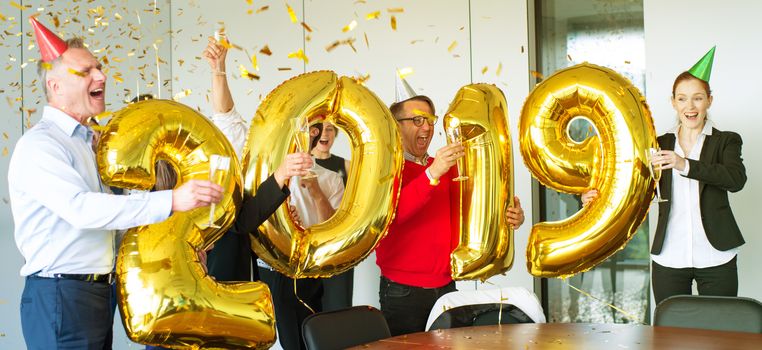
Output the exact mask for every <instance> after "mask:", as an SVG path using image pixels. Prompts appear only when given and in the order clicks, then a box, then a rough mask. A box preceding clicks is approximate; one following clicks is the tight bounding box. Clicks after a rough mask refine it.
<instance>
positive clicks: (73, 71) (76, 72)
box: [67, 68, 87, 77]
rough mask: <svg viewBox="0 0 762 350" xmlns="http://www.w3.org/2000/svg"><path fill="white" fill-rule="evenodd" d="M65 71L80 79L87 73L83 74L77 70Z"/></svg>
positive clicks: (69, 69)
mask: <svg viewBox="0 0 762 350" xmlns="http://www.w3.org/2000/svg"><path fill="white" fill-rule="evenodd" d="M67 70H68V71H69V73H71V74H74V75H78V76H80V77H84V76H86V75H87V73H83V72H80V71H77V70H75V69H72V68H68V69H67Z"/></svg>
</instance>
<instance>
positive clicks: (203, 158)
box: [97, 100, 275, 348]
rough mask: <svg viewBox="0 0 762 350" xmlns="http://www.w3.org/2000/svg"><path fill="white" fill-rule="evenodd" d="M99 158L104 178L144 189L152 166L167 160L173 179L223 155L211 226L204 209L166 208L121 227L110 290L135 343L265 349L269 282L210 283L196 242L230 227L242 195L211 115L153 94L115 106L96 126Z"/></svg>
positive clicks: (270, 327) (205, 172) (202, 171)
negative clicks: (151, 220) (160, 215)
mask: <svg viewBox="0 0 762 350" xmlns="http://www.w3.org/2000/svg"><path fill="white" fill-rule="evenodd" d="M102 135H103V136H102V138H101V141H100V142H99V144H98V152H97V157H98V166H99V168H100V169H99V170H100V174H101V177H102V178H103V180H104V182H105V183H107V184H110V185H115V186H120V187H127V188H135V189H141V190H148V189H150V188H151V187H152V186H153V183H154V182H155V174H154V164H155V163H156V160H158V159H164V160H167V161H169V162H170V163H171V164H172V165H173V167H174V168H175V169H176V171H177V173H178V183H182V182H185V181H188V180H191V179H208V176H209V156H210V155H212V154H219V155H223V156H227V157H230V158H231V167H230V170H229V172H228V173H227V174H226V175H225V176H224V178H223V179H222V182H221V184H222V186H223V187H224V189H225V194H224V198H223V199H222V201H221V202H220V203H219V204H218V205H217V206H216V210H215V213H214V218H215V222H216V223H217V224H218V225H219V226H222V228H218V229H212V228H208V226H209V210H210V209H209V208H208V207H207V208H199V209H195V210H192V211H189V212H184V213H174V214H173V215H172V216H171V217H170V218H169V219H167V220H166V221H164V222H162V223H158V224H153V225H148V226H141V227H138V228H134V229H131V230H129V231H127V233H126V234H125V236H124V239H123V241H122V245H121V247H120V250H119V256H118V259H117V276H118V280H117V287H118V288H117V294H118V297H119V308H120V310H121V312H122V321H123V323H124V326H125V329H126V331H127V335H128V336H129V337H130V339H132V340H133V341H136V342H139V343H144V344H151V345H159V346H164V347H171V348H199V347H224V348H251V347H269V346H270V345H272V344H273V343H274V342H275V328H274V326H275V320H274V316H273V315H274V314H273V306H272V299H271V296H270V291H269V289H268V288H267V286H266V285H265V284H263V283H260V282H254V283H218V282H215V281H214V280H213V279H212V278H210V277H209V276H207V275H206V272H205V270H204V268H203V266H202V265H201V264H200V263H199V262H198V258H197V253H196V251H197V250H201V249H207V248H209V247H210V246H211V245H212V244H213V243H214V241H215V240H217V239H218V238H219V237H221V236H222V234H223V233H224V232H225V231H226V230H227V228H228V227H230V226H231V225H232V223H233V220H234V219H235V213H236V208H237V207H238V205H239V204H240V201H241V199H242V191H241V189H242V184H241V171H240V168H239V166H238V160H237V159H236V156H235V151H234V150H233V148H232V146H231V145H230V143H229V142H228V141H227V139H226V138H225V136H224V135H223V134H222V132H220V131H219V130H218V129H217V128H216V127H215V126H214V125H213V124H212V123H211V122H210V121H208V120H207V119H206V118H204V117H203V116H201V115H199V114H198V113H197V112H196V111H194V110H193V109H191V108H189V107H187V106H184V105H181V104H179V103H176V102H172V101H165V100H151V101H144V102H139V103H135V104H132V105H130V106H128V107H126V108H125V109H123V110H121V111H119V112H117V113H116V114H115V115H114V117H113V118H112V119H111V120H110V122H109V123H108V124H107V125H106V126H105V128H104V130H103V131H102Z"/></svg>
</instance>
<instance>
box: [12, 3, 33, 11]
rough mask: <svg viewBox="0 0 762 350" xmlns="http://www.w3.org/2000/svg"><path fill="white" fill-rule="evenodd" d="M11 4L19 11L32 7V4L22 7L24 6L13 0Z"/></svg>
mask: <svg viewBox="0 0 762 350" xmlns="http://www.w3.org/2000/svg"><path fill="white" fill-rule="evenodd" d="M11 6H13V7H15V8H17V9H19V10H20V11H24V10H26V9H27V8H31V7H32V5H27V6H29V7H24V6H21V5H19V4H18V3H16V2H15V1H11Z"/></svg>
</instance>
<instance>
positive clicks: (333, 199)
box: [288, 164, 344, 228]
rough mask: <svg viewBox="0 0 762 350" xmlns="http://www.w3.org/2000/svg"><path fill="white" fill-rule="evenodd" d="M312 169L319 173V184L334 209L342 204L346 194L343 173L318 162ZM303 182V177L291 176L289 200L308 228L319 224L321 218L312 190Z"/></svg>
mask: <svg viewBox="0 0 762 350" xmlns="http://www.w3.org/2000/svg"><path fill="white" fill-rule="evenodd" d="M312 171H313V172H314V173H315V174H317V181H318V186H320V190H322V191H323V194H325V197H326V198H328V203H330V204H331V207H332V208H333V209H336V208H338V207H339V204H341V198H342V197H343V196H344V182H343V181H342V180H341V175H339V173H337V172H335V171H331V170H328V169H326V168H323V167H322V166H320V165H317V164H315V166H314V167H313V168H312ZM301 184H302V179H301V178H300V177H298V176H294V177H292V178H291V181H290V182H289V184H288V189H289V190H290V191H291V196H290V198H291V199H290V201H289V202H290V203H291V205H293V206H295V207H296V212H297V213H299V218H300V219H301V221H302V225H303V226H304V227H305V228H308V227H310V226H312V225H315V224H319V223H320V220H318V209H317V205H316V204H315V200H314V199H313V198H312V196H311V195H310V191H309V190H308V189H306V188H304V187H302V186H301Z"/></svg>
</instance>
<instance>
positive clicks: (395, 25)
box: [391, 16, 397, 30]
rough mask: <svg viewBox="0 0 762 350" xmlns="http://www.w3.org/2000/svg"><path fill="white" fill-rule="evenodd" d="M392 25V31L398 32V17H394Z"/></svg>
mask: <svg viewBox="0 0 762 350" xmlns="http://www.w3.org/2000/svg"><path fill="white" fill-rule="evenodd" d="M391 25H392V30H397V17H394V16H392V19H391Z"/></svg>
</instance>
